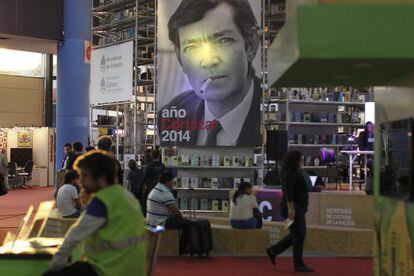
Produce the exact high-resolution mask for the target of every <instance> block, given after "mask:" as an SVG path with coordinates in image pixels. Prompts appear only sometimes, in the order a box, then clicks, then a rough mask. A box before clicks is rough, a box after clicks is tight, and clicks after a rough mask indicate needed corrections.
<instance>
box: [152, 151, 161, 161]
mask: <svg viewBox="0 0 414 276" xmlns="http://www.w3.org/2000/svg"><path fill="white" fill-rule="evenodd" d="M160 156H161V152H160V151H159V150H153V151H152V152H151V157H152V159H153V160H155V159H159V158H160Z"/></svg>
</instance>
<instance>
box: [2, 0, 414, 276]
mask: <svg viewBox="0 0 414 276" xmlns="http://www.w3.org/2000/svg"><path fill="white" fill-rule="evenodd" d="M180 2H181V1H180V0H158V1H135V0H134V1H132V0H123V1H115V0H108V1H103V0H100V1H98V0H94V1H93V7H92V22H93V24H92V30H91V31H92V41H91V45H92V55H91V85H90V104H91V106H90V110H91V114H90V141H91V143H92V144H94V143H96V142H97V140H98V138H99V137H100V136H103V135H110V136H112V137H113V139H114V141H115V142H116V143H115V144H116V150H115V153H116V157H117V159H118V160H120V161H121V164H123V165H124V167H125V165H126V164H127V162H128V160H130V159H135V160H136V161H137V162H138V164H139V165H140V166H141V167H142V168H143V169H145V158H144V156H145V154H146V153H147V151H148V150H152V149H155V148H159V149H160V150H161V152H162V162H163V163H164V165H165V166H166V167H167V168H169V169H171V170H172V171H173V173H174V174H175V175H176V179H175V182H174V192H175V194H176V197H177V204H178V207H179V209H180V211H181V212H182V213H184V215H190V214H193V213H196V216H197V218H206V219H209V220H210V223H211V225H212V231H213V243H214V249H213V251H212V254H216V255H227V256H228V255H230V256H264V255H265V251H264V249H265V248H266V247H267V246H269V244H274V243H275V242H277V241H278V240H279V239H280V238H281V237H282V236H283V235H284V234H285V233H286V231H287V229H286V227H285V224H284V222H283V220H284V219H283V218H282V216H281V210H280V207H279V206H280V201H281V198H282V196H283V192H282V189H281V184H280V180H279V174H278V172H279V170H280V166H281V160H282V158H283V156H284V155H285V154H286V153H287V152H288V151H289V150H293V149H294V150H299V151H300V152H301V153H302V154H303V156H304V160H303V162H304V166H303V168H304V170H305V171H306V172H307V174H308V175H309V176H310V180H311V182H312V183H311V187H309V189H310V190H312V193H310V198H309V200H310V202H309V212H308V213H307V218H306V219H307V224H308V232H307V238H306V244H305V251H306V252H308V253H315V254H323V255H336V256H355V257H357V256H358V257H361V256H364V257H373V256H374V255H375V256H377V255H378V256H379V255H381V256H383V258H384V264H383V267H382V268H381V269H383V270H386V271H388V269H389V267H391V266H392V264H390V262H392V260H391V259H390V258H391V257H390V256H388V255H387V254H389V252H390V250H391V249H390V246H391V245H389V244H388V243H389V241H388V238H389V235H391V234H390V233H389V231H388V230H389V229H388V228H389V227H388V226H389V221H391V220H393V219H394V220H398V221H399V220H403V221H404V222H405V224H406V225H408V226H407V229H406V230H405V231H406V232H407V233H408V232H410V233H413V232H414V231H413V229H412V228H411V226H412V223H411V221H412V219H410V218H409V215H408V214H409V212H410V211H408V210H412V208H411V209H409V208H408V207H407V208H405V206H407V204H411V205H412V203H408V202H409V201H410V200H413V194H412V193H413V192H412V191H413V190H414V188H412V185H413V184H412V163H411V162H412V160H411V159H412V156H411V157H407V154H408V153H405V154H401V152H400V151H398V150H397V146H396V145H397V144H398V143H399V142H398V141H400V140H399V139H400V138H401V135H402V136H404V135H403V134H401V133H405V134H407V132H410V131H411V130H412V119H411V120H409V119H407V118H408V117H411V116H412V114H406V115H407V116H405V117H407V118H405V117H404V118H405V119H407V121H404V122H397V121H398V120H402V119H403V118H401V116H394V115H395V112H396V109H395V108H394V107H393V108H391V107H390V106H388V105H387V104H386V101H392V100H390V96H387V93H385V92H384V91H386V88H384V89H382V88H379V87H378V86H379V85H383V86H385V85H388V84H389V83H397V84H398V82H399V81H400V80H399V78H400V77H403V76H405V75H406V74H408V73H412V72H413V71H414V67H413V64H414V63H413V58H414V57H413V56H412V50H411V51H409V50H408V47H409V46H412V45H407V44H406V43H405V42H406V38H405V37H403V36H405V35H407V34H408V33H412V31H411V29H409V27H407V28H408V29H404V30H403V31H402V32H393V30H395V29H397V28H402V27H401V26H399V25H398V24H397V23H394V22H395V21H398V22H401V20H402V19H401V18H400V19H399V20H396V18H397V17H402V18H404V19H405V20H407V22H410V24H411V25H413V20H412V13H411V15H409V12H413V9H414V8H413V5H412V4H406V5H397V4H395V5H394V4H392V3H385V4H375V5H370V6H367V5H364V4H355V3H351V2H352V1H345V0H344V1H339V0H338V1H330V0H326V1H302V2H305V4H303V5H295V4H294V2H296V1H291V2H290V1H287V4H285V3H281V1H270V0H249V4H250V8H251V12H252V14H251V16H252V17H253V19H252V18H251V19H252V20H253V21H256V22H257V24H256V26H255V27H254V28H251V29H249V31H248V32H246V33H243V35H241V34H240V33H237V34H236V33H231V32H230V33H227V32H224V33H219V34H217V35H216V37H215V38H214V39H213V38H211V39H210V38H209V39H208V41H205V39H203V38H200V37H197V30H203V31H205V32H213V33H214V31H215V28H219V26H220V24H221V25H226V26H232V25H233V24H230V23H229V22H226V18H228V17H226V14H227V13H228V12H229V10H228V7H227V6H226V5H223V6H222V8H221V9H218V10H215V12H217V14H214V13H213V12H212V13H211V14H207V15H206V16H205V17H203V18H202V20H200V21H197V22H196V23H194V24H192V25H191V26H192V28H189V29H188V30H187V29H185V30H183V31H182V32H180V36H178V34H177V31H176V30H174V29H173V27H172V26H174V24H180V23H179V18H182V17H185V16H189V15H188V14H187V15H186V14H185V13H183V14H177V10H178V7H179V4H180ZM337 2H342V5H337ZM353 2H355V1H353ZM361 2H372V1H361ZM383 2H389V1H383ZM220 7H221V6H220ZM390 7H392V9H390ZM372 10H374V11H375V12H372ZM349 14H352V16H351V17H349ZM375 14H382V15H384V16H386V19H387V20H383V18H382V17H377V16H375ZM345 19H346V20H345ZM394 19H395V20H394ZM326 22H330V24H329V26H328V25H327V24H326ZM344 22H346V24H345V23H344ZM410 24H408V25H410ZM408 25H407V26H408ZM411 25H410V26H411ZM404 28H406V26H405V25H404ZM367 33H370V34H371V35H370V36H369V38H368V37H367V36H366V34H367ZM243 36H246V37H243ZM384 36H386V37H387V36H388V37H390V39H392V40H393V41H398V42H400V43H398V45H399V46H398V47H397V46H395V45H394V44H393V46H392V47H391V46H389V45H388V44H386V45H383V43H382V40H383V38H384ZM355 41H359V42H358V43H352V44H353V45H352V47H348V45H349V44H350V43H351V42H355ZM412 41H414V38H412ZM243 43H245V44H247V46H246V47H240V45H243ZM239 44H240V45H239ZM378 45H381V46H378ZM374 46H375V49H376V51H373V48H374ZM377 46H378V47H377ZM229 47H233V48H232V49H235V50H234V51H229V50H228V48H229ZM395 53H399V54H400V56H398V57H397V56H396V54H395ZM223 64H224V65H223ZM205 68H208V70H206V69H205ZM206 72H207V73H206ZM406 82H407V80H404V79H402V80H401V83H404V84H405V83H406ZM381 89H382V90H381ZM407 91H408V90H407ZM388 92H389V91H388ZM393 93H394V92H393ZM399 93H401V97H408V96H407V95H408V94H409V93H408V92H406V93H403V92H399ZM377 94H378V95H379V96H378V97H379V98H378V99H379V101H377V98H376V95H377ZM410 97H411V96H410ZM410 99H411V98H410ZM401 101H403V100H401ZM374 102H375V103H374ZM378 105H379V106H378ZM391 109H392V110H391ZM378 110H379V111H378ZM407 110H411V109H410V108H408V107H407ZM378 112H379V113H378ZM407 112H408V111H407ZM387 116H388V117H387ZM397 117H398V118H397ZM394 119H395V120H394ZM369 122H371V123H376V124H377V126H378V124H380V127H377V128H376V132H375V136H376V137H388V138H389V140H387V141H388V142H389V144H388V145H389V148H384V147H381V143H383V141H381V142H380V141H379V140H381V139H376V140H375V142H374V138H373V137H372V140H371V141H370V143H371V144H372V145H373V144H374V143H375V147H374V148H362V147H361V145H360V141H359V140H358V136H359V134H360V133H361V132H362V131H363V130H364V128H366V127H367V123H369ZM386 130H387V131H388V132H386ZM41 131H43V130H42V129H40V130H38V132H37V131H36V130H34V131H33V141H34V142H35V140H36V139H35V138H36V137H37V136H36V135H44V134H43V132H41ZM48 131H49V132H48V134H47V135H50V131H51V130H48ZM383 132H384V133H383ZM385 132H386V133H385ZM16 133H17V132H16V131H15V130H10V134H8V138H7V140H8V141H9V140H13V141H14V140H16V141H17V139H14V138H13V139H12V138H11V137H15V136H16V135H18V134H16ZM35 133H38V134H36V135H35ZM395 133H398V134H395ZM13 135H15V136H13ZM399 135H400V136H399ZM406 136H407V135H405V136H404V137H405V138H404V139H403V138H401V139H402V140H401V141H402V142H403V144H404V147H406V148H405V149H406V152H409V154H412V148H410V146H409V145H411V146H412V144H410V143H409V141H407V139H406ZM47 141H50V137H49V138H48V139H47ZM410 141H411V140H410ZM8 147H9V148H18V146H17V145H12V144H11V145H9V146H8ZM408 149H409V150H408ZM36 151H37V149H36V150H35V148H34V147H33V154H34V156H35V152H36ZM383 152H386V153H387V154H385V153H384V154H382V153H383ZM389 152H393V153H394V155H393V156H394V157H393V158H394V159H389V160H388V159H387V160H385V161H384V159H383V156H386V155H388V153H389ZM397 152H398V153H397ZM398 154H399V155H398ZM396 156H398V157H399V158H400V159H401V158H402V159H401V160H404V162H403V163H400V164H399V166H400V168H403V169H404V168H405V169H411V171H410V172H407V174H406V175H404V176H405V177H402V178H403V179H404V180H401V179H402V178H401V177H400V180H401V181H402V182H403V183H406V185H407V186H404V187H406V188H404V189H403V191H402V192H401V193H398V195H400V196H401V194H403V196H402V197H404V200H405V201H404V202H405V203H402V202H400V201H398V203H396V202H397V201H395V199H394V198H395V197H397V195H396V194H393V192H392V191H391V190H387V191H388V194H387V195H386V192H384V193H385V194H384V193H382V194H380V186H381V187H387V185H388V184H389V183H388V182H390V181H391V180H386V179H384V178H383V175H384V166H383V164H382V162H386V163H387V164H388V163H389V162H391V161H390V160H395V158H398V157H396ZM390 158H391V157H390ZM50 160H51V159H50ZM50 160H49V159H48V160H46V161H50ZM374 160H375V162H374ZM368 161H371V162H372V163H375V165H373V167H371V166H370V165H369V164H371V163H369V162H368ZM39 162H40V161H39ZM42 162H43V161H42ZM42 164H43V163H42ZM387 168H389V166H388V167H387ZM395 170H396V168H394V171H393V172H395ZM407 179H408V180H407ZM404 181H405V182H404ZM241 182H249V183H251V184H253V186H254V190H255V194H256V197H257V200H258V204H259V209H260V211H261V212H262V213H263V219H264V227H263V229H254V230H249V231H243V230H238V229H232V228H231V227H230V226H229V224H230V222H229V209H230V198H231V196H232V194H233V193H234V191H235V189H236V188H237V187H238V185H239V184H240V183H241ZM410 185H411V189H412V190H409V188H408V187H409V186H410ZM388 186H389V185H388ZM381 189H382V188H381ZM384 189H386V188H384ZM385 196H388V197H385ZM391 198H393V199H391ZM384 202H385V204H389V205H392V206H393V208H394V209H395V210H396V211H395V212H396V213H398V216H397V215H395V216H393V215H391V214H385V213H384V214H380V213H379V211H378V210H380V209H381V208H385V207H384V206H383V205H382V204H384ZM400 205H401V206H400ZM411 205H410V206H411ZM377 209H378V210H377ZM406 214H407V219H406V218H405V215H406ZM385 217H386V218H385ZM402 217H404V219H402ZM411 217H412V216H411ZM385 220H386V221H388V225H387V226H386V225H385V224H386V222H384V221H385ZM44 221H45V222H44V223H45V224H44V225H43V228H42V231H43V232H42V233H40V234H39V236H49V237H50V236H54V237H58V236H60V237H62V236H63V234H64V233H63V232H64V231H65V230H66V229H67V227H68V226H67V225H66V224H65V226H62V225H64V224H63V223H61V224H59V225H60V226H56V225H57V224H56V223H55V222H50V224H48V222H47V221H48V219H47V218H46V219H45V220H44ZM65 223H68V224H70V222H65ZM72 223H73V222H72ZM55 226H56V227H57V228H56V229H59V230H56V231H55V232H54V230H53V229H54V228H53V227H55ZM387 227H388V228H387ZM45 229H46V230H45ZM51 229H52V230H51ZM409 230H411V231H409ZM46 233H47V234H46ZM375 233H376V234H377V235H380V236H381V238H379V239H376V238H375V237H377V236H375ZM394 234H395V233H394ZM395 235H397V236H398V235H399V234H398V233H397V234H395ZM408 236H409V237H408ZM321 237H322V238H321ZM404 237H405V236H404ZM406 238H407V240H410V241H411V247H410V249H411V250H412V249H413V246H412V244H414V243H413V242H414V240H413V237H412V235H411V234H410V235H408V234H407V237H406ZM246 240H250V241H254V242H251V243H246V242H245V241H246ZM374 245H375V246H376V249H375V250H376V251H373V248H374ZM399 246H402V243H400V244H399ZM401 250H403V249H401ZM404 250H406V249H404ZM407 250H408V249H407ZM413 252H414V251H413ZM382 254H383V255H382ZM159 255H164V256H175V255H178V232H177V231H172V230H171V231H167V232H166V233H165V235H164V237H163V239H162V242H161V247H160V251H159ZM394 261H395V260H394ZM404 265H405V267H406V269H413V263H412V260H411V263H409V261H407V264H404ZM377 269H379V268H378V267H377ZM398 275H409V274H398Z"/></svg>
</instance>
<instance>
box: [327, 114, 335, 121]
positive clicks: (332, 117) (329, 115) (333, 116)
mask: <svg viewBox="0 0 414 276" xmlns="http://www.w3.org/2000/svg"><path fill="white" fill-rule="evenodd" d="M335 121H336V115H335V114H334V113H329V114H328V123H335Z"/></svg>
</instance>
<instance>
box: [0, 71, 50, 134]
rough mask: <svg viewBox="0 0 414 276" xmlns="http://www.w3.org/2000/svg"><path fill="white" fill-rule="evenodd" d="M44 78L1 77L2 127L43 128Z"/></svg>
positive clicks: (0, 109) (0, 116)
mask: <svg viewBox="0 0 414 276" xmlns="http://www.w3.org/2000/svg"><path fill="white" fill-rule="evenodd" d="M43 87H44V80H43V78H30V77H16V76H4V75H0V98H1V101H0V127H14V126H42V123H43V94H44V93H43V91H44V88H43Z"/></svg>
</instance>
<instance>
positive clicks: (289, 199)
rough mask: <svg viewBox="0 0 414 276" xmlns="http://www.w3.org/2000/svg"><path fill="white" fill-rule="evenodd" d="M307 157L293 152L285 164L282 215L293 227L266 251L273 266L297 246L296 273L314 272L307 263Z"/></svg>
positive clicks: (287, 157) (285, 159) (294, 251)
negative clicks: (304, 163)
mask: <svg viewBox="0 0 414 276" xmlns="http://www.w3.org/2000/svg"><path fill="white" fill-rule="evenodd" d="M302 164H303V156H302V154H301V153H300V152H299V151H290V152H288V153H287V155H286V156H285V158H284V159H283V162H282V171H281V183H282V190H283V199H282V215H283V216H284V217H286V218H288V219H290V220H293V224H291V225H290V226H289V234H288V235H286V236H285V237H284V238H283V239H281V240H280V241H279V242H278V243H277V244H275V245H272V246H271V247H269V248H267V249H266V253H267V255H268V256H269V259H270V261H271V262H272V263H273V265H275V264H276V262H275V258H276V256H277V255H279V254H280V253H282V252H283V251H285V250H286V249H288V248H289V247H290V246H292V245H293V262H294V268H295V271H298V272H312V271H313V269H311V268H309V267H307V266H306V265H305V263H304V262H303V246H304V243H305V236H306V220H305V214H306V211H307V209H308V202H309V196H308V188H307V184H306V180H305V179H304V178H303V174H302V173H301V169H302Z"/></svg>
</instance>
